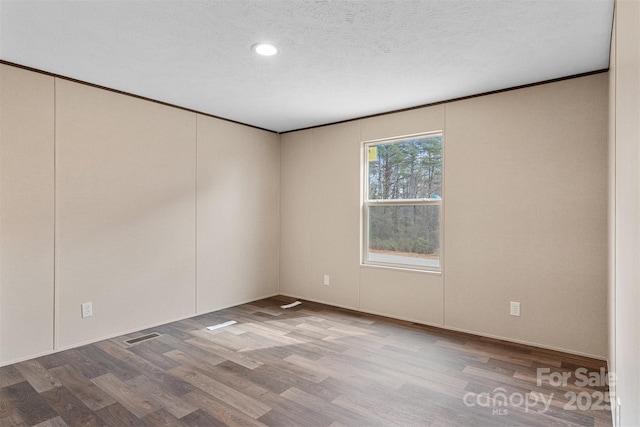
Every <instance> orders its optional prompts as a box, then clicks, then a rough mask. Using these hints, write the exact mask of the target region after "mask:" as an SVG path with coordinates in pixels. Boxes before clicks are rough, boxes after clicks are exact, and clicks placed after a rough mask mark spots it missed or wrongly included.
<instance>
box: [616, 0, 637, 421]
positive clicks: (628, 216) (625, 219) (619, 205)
mask: <svg viewBox="0 0 640 427" xmlns="http://www.w3.org/2000/svg"><path fill="white" fill-rule="evenodd" d="M613 35H614V40H613V43H612V52H611V70H610V77H611V81H610V84H611V86H612V89H611V99H612V101H613V105H612V106H611V108H612V114H611V127H612V130H611V133H610V144H611V151H610V153H611V160H610V161H611V164H612V166H614V167H613V168H612V171H611V173H610V180H611V181H613V185H612V188H614V189H615V194H614V195H613V198H612V203H613V206H612V210H611V212H612V214H613V215H614V217H613V224H612V227H613V230H612V236H611V238H612V239H611V243H610V247H609V251H610V260H611V265H610V268H611V274H610V282H609V286H610V291H609V292H610V298H611V301H610V305H609V306H610V311H611V315H610V320H609V333H610V335H611V340H610V348H609V362H610V365H611V366H610V369H611V371H612V372H614V373H615V377H616V381H615V387H614V388H613V389H612V392H613V393H614V394H615V396H616V397H617V399H616V401H617V400H618V399H619V403H620V406H619V407H618V406H617V405H614V409H615V411H614V417H615V420H616V422H617V423H616V424H617V425H621V426H637V425H640V407H639V406H638V402H640V339H639V337H640V314H639V311H638V307H639V306H640V121H639V120H638V118H639V117H640V81H639V79H638V76H639V75H640V2H638V1H635V0H633V1H631V0H618V1H617V2H616V8H615V25H614V32H613Z"/></svg>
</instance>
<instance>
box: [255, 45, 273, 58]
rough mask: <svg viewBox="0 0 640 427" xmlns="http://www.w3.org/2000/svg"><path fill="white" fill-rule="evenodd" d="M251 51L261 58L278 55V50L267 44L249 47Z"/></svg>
mask: <svg viewBox="0 0 640 427" xmlns="http://www.w3.org/2000/svg"><path fill="white" fill-rule="evenodd" d="M251 50H253V51H254V52H255V53H257V54H258V55H262V56H273V55H275V54H276V53H278V49H277V48H276V47H275V46H274V45H272V44H269V43H256V44H254V45H253V46H251Z"/></svg>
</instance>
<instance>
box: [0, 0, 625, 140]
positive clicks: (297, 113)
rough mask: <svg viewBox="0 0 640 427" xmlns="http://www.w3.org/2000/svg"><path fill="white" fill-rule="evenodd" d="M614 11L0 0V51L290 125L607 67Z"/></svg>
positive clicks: (71, 73) (605, 3)
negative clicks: (259, 49)
mask: <svg viewBox="0 0 640 427" xmlns="http://www.w3.org/2000/svg"><path fill="white" fill-rule="evenodd" d="M612 16H613V0H506V1H495V0H463V1H459V0H442V1H433V0H416V1H410V0H394V1H387V0H361V1H347V0H334V1H331V0H322V1H320V0H318V1H303V0H285V1H279V0H257V1H256V0H253V1H250V0H211V1H197V0H193V1H178V0H154V1H141V0H111V1H100V0H83V1H74V0H62V1H60V0H45V1H35V0H2V1H1V2H0V18H1V19H0V59H2V60H4V61H8V62H13V63H16V64H20V65H24V66H28V67H33V68H36V69H39V70H43V71H47V72H51V73H55V74H59V75H62V76H66V77H71V78H74V79H78V80H82V81H86V82H89V83H93V84H97V85H101V86H106V87H109V88H113V89H117V90H121V91H125V92H129V93H132V94H135V95H139V96H144V97H148V98H152V99H156V100H159V101H163V102H167V103H171V104H175V105H177V106H181V107H185V108H189V109H193V110H197V111H201V112H204V113H207V114H212V115H215V116H219V117H223V118H227V119H231V120H235V121H239V122H242V123H246V124H250V125H253V126H257V127H260V128H264V129H269V130H273V131H278V132H283V131H288V130H293V129H301V128H306V127H311V126H316V125H321V124H326V123H332V122H337V121H342V120H348V119H352V118H357V117H362V116H367V115H372V114H377V113H383V112H387V111H393V110H398V109H403V108H409V107H414V106H418V105H424V104H429V103H433V102H438V101H443V100H448V99H454V98H458V97H463V96H469V95H474V94H478V93H484V92H489V91H494V90H499V89H505V88H509V87H514V86H519V85H524V84H529V83H536V82H541V81H545V80H550V79H555V78H561V77H566V76H572V75H576V74H581V73H587V72H591V71H597V70H603V69H607V68H608V66H609V48H610V38H611V27H612ZM258 41H269V42H272V43H274V44H275V45H276V46H277V47H278V48H279V50H280V53H279V54H278V55H276V56H275V57H270V58H264V57H258V56H257V55H256V54H255V53H253V52H252V51H251V49H250V48H251V46H252V45H253V44H254V43H256V42H258Z"/></svg>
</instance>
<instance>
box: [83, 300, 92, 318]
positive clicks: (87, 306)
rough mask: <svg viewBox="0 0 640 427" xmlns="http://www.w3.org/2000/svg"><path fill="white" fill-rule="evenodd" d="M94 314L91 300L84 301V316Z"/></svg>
mask: <svg viewBox="0 0 640 427" xmlns="http://www.w3.org/2000/svg"><path fill="white" fill-rule="evenodd" d="M91 316H93V307H92V305H91V303H90V302H84V303H82V318H83V319H84V318H85V317H91Z"/></svg>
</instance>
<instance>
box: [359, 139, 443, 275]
mask: <svg viewBox="0 0 640 427" xmlns="http://www.w3.org/2000/svg"><path fill="white" fill-rule="evenodd" d="M433 136H440V137H442V145H443V149H442V160H441V165H440V167H441V170H442V172H441V173H442V177H441V179H442V187H443V188H442V192H443V193H444V132H443V131H441V130H440V131H434V132H424V133H417V134H410V135H404V136H397V137H391V138H382V139H374V140H368V141H363V142H362V153H363V155H362V162H363V165H364V167H363V168H362V172H363V173H362V186H361V188H362V195H363V197H362V228H361V236H362V239H361V241H362V242H361V243H362V247H361V252H362V256H361V265H363V266H367V267H372V266H373V267H386V268H393V269H400V270H417V271H422V272H432V273H438V274H440V273H441V272H442V258H443V238H442V237H443V222H444V221H443V220H442V213H443V208H442V200H443V199H444V194H441V197H440V198H429V199H424V198H423V199H393V200H390V199H387V200H380V199H369V147H373V146H376V145H382V144H390V143H399V142H402V141H405V140H407V139H417V138H429V137H433ZM425 205H426V206H428V205H436V206H439V207H440V220H439V230H438V233H439V236H440V237H439V243H440V245H439V246H440V248H439V259H438V266H437V267H429V266H421V265H416V264H400V263H390V262H380V261H371V260H369V259H367V254H368V252H369V208H370V207H371V206H425Z"/></svg>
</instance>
